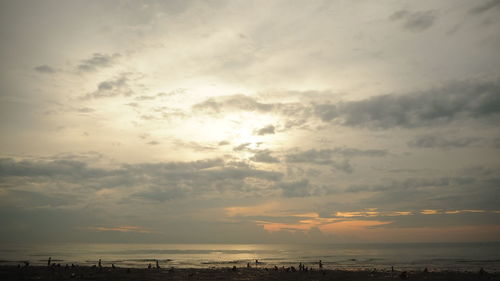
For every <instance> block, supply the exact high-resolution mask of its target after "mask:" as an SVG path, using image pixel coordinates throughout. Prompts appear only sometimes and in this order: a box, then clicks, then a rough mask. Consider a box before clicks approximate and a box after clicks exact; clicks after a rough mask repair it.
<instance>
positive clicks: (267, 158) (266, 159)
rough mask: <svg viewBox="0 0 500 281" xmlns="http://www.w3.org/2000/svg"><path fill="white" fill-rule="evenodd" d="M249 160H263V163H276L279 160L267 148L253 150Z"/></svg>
mask: <svg viewBox="0 0 500 281" xmlns="http://www.w3.org/2000/svg"><path fill="white" fill-rule="evenodd" d="M250 160H252V161H254V162H263V163H278V162H280V161H279V159H278V158H276V157H274V156H272V155H271V151H269V150H260V151H257V152H255V154H254V156H253V157H252V158H250Z"/></svg>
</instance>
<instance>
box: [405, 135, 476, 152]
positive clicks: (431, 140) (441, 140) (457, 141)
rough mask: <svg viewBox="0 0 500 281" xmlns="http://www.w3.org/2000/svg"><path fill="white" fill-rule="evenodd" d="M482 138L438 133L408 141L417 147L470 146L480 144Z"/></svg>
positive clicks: (410, 144)
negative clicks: (440, 134) (439, 134)
mask: <svg viewBox="0 0 500 281" xmlns="http://www.w3.org/2000/svg"><path fill="white" fill-rule="evenodd" d="M481 140H482V139H481V138H477V137H465V138H460V137H457V138H446V137H442V136H437V135H422V136H417V137H416V138H415V139H413V140H411V141H409V142H408V145H409V146H411V147H417V148H443V149H447V148H453V147H456V148H458V147H469V146H473V145H476V144H478V143H479V142H480V141H481Z"/></svg>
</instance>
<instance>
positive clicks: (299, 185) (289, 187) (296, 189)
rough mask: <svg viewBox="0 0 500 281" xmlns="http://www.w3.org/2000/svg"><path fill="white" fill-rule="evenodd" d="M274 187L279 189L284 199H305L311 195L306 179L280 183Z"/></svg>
mask: <svg viewBox="0 0 500 281" xmlns="http://www.w3.org/2000/svg"><path fill="white" fill-rule="evenodd" d="M275 187H276V188H278V189H281V190H282V192H283V195H284V196H285V197H307V196H310V195H311V190H310V188H309V181H308V180H307V179H303V180H300V181H292V182H281V183H278V184H277V185H276V186H275Z"/></svg>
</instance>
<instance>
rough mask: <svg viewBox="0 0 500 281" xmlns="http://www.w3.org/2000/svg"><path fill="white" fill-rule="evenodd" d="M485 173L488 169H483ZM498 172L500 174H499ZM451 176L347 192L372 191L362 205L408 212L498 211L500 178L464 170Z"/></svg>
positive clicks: (396, 181)
mask: <svg viewBox="0 0 500 281" xmlns="http://www.w3.org/2000/svg"><path fill="white" fill-rule="evenodd" d="M481 170H484V169H481ZM497 172H498V171H497ZM462 174H463V175H457V176H449V177H428V178H426V177H421V178H408V179H405V180H393V181H388V180H386V183H381V184H373V185H352V186H350V187H349V188H347V189H346V191H347V192H353V193H357V192H370V193H373V195H372V196H370V197H367V198H366V199H364V200H361V201H360V203H361V204H364V205H366V204H368V205H373V206H381V205H383V206H393V207H396V208H398V207H399V208H406V209H418V208H420V209H422V208H424V209H425V208H429V209H442V208H443V206H445V207H446V208H448V209H462V210H463V209H486V210H488V209H489V210H496V209H497V208H498V204H497V202H496V201H497V200H496V198H498V196H500V188H499V186H500V185H499V183H500V178H498V176H497V175H486V174H483V175H479V174H477V172H474V171H469V172H467V171H463V172H462Z"/></svg>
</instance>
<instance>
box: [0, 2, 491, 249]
mask: <svg viewBox="0 0 500 281" xmlns="http://www.w3.org/2000/svg"><path fill="white" fill-rule="evenodd" d="M499 35H500V1H498V0H481V1H470V0H466V1H465V0H440V1H435V0H429V1H426V0H422V1H391V0H384V1H368V0H349V1H348V0H331V1H319V0H310V1H309V0H308V1H306V0H302V1H299V0H288V1H280V0H276V1H247V0H245V1H243V0H235V1H224V0H210V1H195V0H182V1H181V0H179V1H153V0H151V1H140V0H137V1H125V0H123V1H117V0H115V1H92V0H90V1H74V0H69V1H50V0H41V1H25V0H20V1H4V0H2V1H0V38H1V43H0V59H1V64H0V132H1V134H0V225H1V226H2V227H1V228H0V242H5V243H11V242H33V243H42V242H55V241H62V242H127V243H150V242H151V243H152V242H154V243H277V242H282V243H297V242H305V243H357V242H374V243H375V242H479V241H481V242H482V241H500V240H499V239H500V203H499V202H500V130H499V127H498V124H499V121H500V52H499V50H500V36H499Z"/></svg>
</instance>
